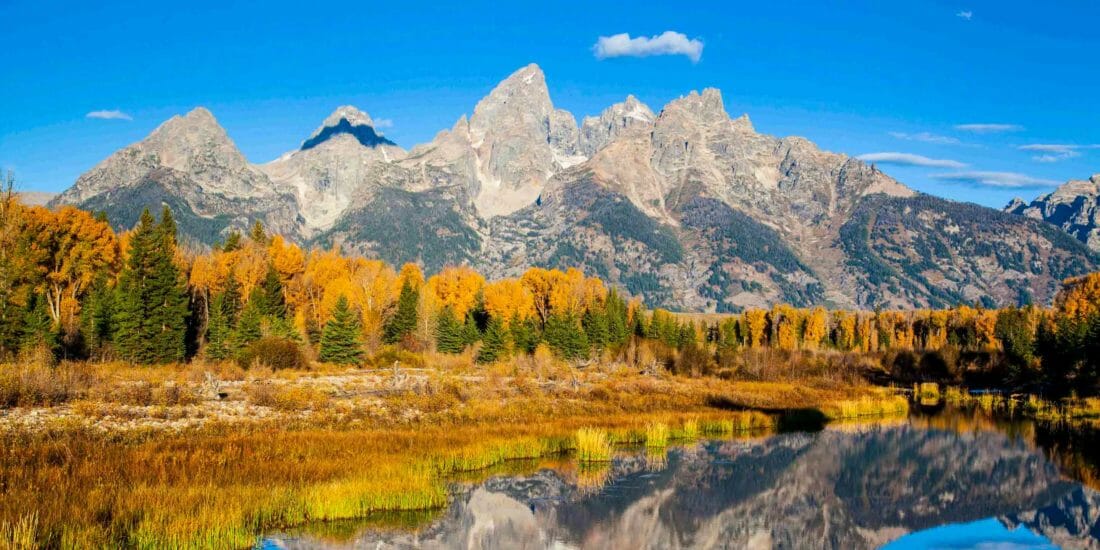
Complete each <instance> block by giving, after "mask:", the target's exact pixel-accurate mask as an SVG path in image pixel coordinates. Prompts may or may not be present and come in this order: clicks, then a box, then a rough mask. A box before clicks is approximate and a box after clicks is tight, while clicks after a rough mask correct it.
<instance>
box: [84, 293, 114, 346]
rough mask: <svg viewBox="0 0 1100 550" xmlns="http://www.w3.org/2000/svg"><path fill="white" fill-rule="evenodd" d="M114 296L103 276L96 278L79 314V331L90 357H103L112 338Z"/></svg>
mask: <svg viewBox="0 0 1100 550" xmlns="http://www.w3.org/2000/svg"><path fill="white" fill-rule="evenodd" d="M114 298H115V295H114V292H113V291H112V289H111V287H110V286H108V284H107V279H106V277H104V276H102V275H101V276H99V277H97V278H96V281H95V283H93V285H92V289H91V291H90V292H89V293H88V297H87V298H85V300H84V304H83V306H82V307H81V312H80V325H81V327H80V330H81V332H82V333H83V335H84V344H85V346H87V348H88V349H87V351H88V354H89V355H90V356H92V357H103V355H104V353H105V352H106V350H107V347H108V346H109V345H110V343H111V340H112V339H113V337H114V323H113V318H114V307H115V303H114V302H115V300H114Z"/></svg>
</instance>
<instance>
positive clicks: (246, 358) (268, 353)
mask: <svg viewBox="0 0 1100 550" xmlns="http://www.w3.org/2000/svg"><path fill="white" fill-rule="evenodd" d="M237 362H238V363H239V364H240V365H241V366H242V367H244V368H248V367H251V366H253V365H256V364H261V365H265V366H267V367H270V368H271V369H272V370H282V369H302V368H306V367H307V366H308V365H309V361H308V360H307V359H306V355H305V353H303V352H302V348H301V347H300V346H299V345H298V344H297V343H296V342H294V341H292V340H287V339H286V338H279V337H277V336H265V337H263V338H260V339H259V340H256V341H255V342H253V343H251V344H249V346H248V347H247V348H245V349H244V351H242V352H241V353H240V355H238V356H237Z"/></svg>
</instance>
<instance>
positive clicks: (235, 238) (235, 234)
mask: <svg viewBox="0 0 1100 550" xmlns="http://www.w3.org/2000/svg"><path fill="white" fill-rule="evenodd" d="M240 248H241V232H240V231H237V230H236V229H234V230H233V231H231V232H230V233H229V236H228V237H226V238H225V244H223V245H222V250H223V251H224V252H233V251H234V250H240Z"/></svg>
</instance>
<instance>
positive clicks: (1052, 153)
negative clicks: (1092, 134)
mask: <svg viewBox="0 0 1100 550" xmlns="http://www.w3.org/2000/svg"><path fill="white" fill-rule="evenodd" d="M1017 149H1019V150H1021V151H1033V152H1035V153H1041V154H1038V155H1035V156H1033V157H1031V160H1034V161H1036V162H1059V161H1063V160H1067V159H1071V158H1074V157H1079V156H1081V151H1082V150H1085V149H1100V143H1092V144H1088V145H1078V144H1074V143H1031V144H1028V145H1021V146H1019V147H1017Z"/></svg>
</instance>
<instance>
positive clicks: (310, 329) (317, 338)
mask: <svg viewBox="0 0 1100 550" xmlns="http://www.w3.org/2000/svg"><path fill="white" fill-rule="evenodd" d="M306 338H308V339H309V345H311V346H313V347H314V348H316V347H317V346H318V345H320V344H321V325H320V323H318V322H317V319H316V318H314V317H313V316H312V315H306Z"/></svg>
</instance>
